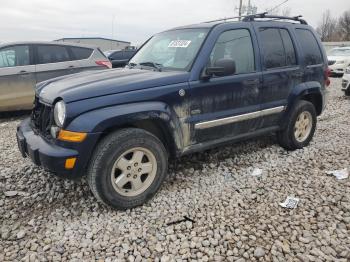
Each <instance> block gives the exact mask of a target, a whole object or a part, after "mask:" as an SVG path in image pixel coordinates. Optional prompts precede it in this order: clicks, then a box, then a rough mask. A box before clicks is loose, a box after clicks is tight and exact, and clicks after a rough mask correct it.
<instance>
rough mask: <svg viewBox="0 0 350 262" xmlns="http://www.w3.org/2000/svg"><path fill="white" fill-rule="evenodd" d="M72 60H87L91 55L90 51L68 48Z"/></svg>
mask: <svg viewBox="0 0 350 262" xmlns="http://www.w3.org/2000/svg"><path fill="white" fill-rule="evenodd" d="M70 50H71V51H72V54H73V57H74V60H83V59H88V58H89V57H90V56H91V54H92V51H93V50H92V49H90V48H84V47H73V46H72V47H70Z"/></svg>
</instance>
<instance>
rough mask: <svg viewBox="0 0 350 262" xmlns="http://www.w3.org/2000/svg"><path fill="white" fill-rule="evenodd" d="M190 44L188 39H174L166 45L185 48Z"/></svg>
mask: <svg viewBox="0 0 350 262" xmlns="http://www.w3.org/2000/svg"><path fill="white" fill-rule="evenodd" d="M190 44H191V41H190V40H174V41H171V42H170V43H169V45H168V47H175V48H187V47H188V46H189V45H190Z"/></svg>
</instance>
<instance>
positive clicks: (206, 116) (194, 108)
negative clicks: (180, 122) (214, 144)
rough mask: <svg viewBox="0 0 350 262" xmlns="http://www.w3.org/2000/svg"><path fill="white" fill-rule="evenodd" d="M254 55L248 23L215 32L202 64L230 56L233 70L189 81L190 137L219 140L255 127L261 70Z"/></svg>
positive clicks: (257, 124)
mask: <svg viewBox="0 0 350 262" xmlns="http://www.w3.org/2000/svg"><path fill="white" fill-rule="evenodd" d="M255 56H256V52H254V45H253V39H252V33H251V29H250V28H249V27H247V28H239V29H232V30H228V31H224V32H222V33H221V34H220V35H219V37H218V39H217V41H216V44H215V46H214V48H213V49H212V51H211V54H210V57H209V59H208V64H207V66H206V67H211V66H215V62H216V61H218V60H220V59H232V60H234V62H235V65H236V70H235V73H234V74H232V75H227V76H215V75H214V76H212V77H211V78H209V79H202V80H198V81H193V82H190V92H191V94H190V95H189V96H190V97H191V108H190V113H191V116H190V118H189V122H190V123H192V127H193V130H194V132H193V133H192V134H193V137H192V141H195V143H197V144H198V143H203V142H204V143H205V142H210V141H213V140H218V142H220V140H223V141H224V140H228V139H229V138H233V137H237V136H240V135H244V134H247V133H251V132H254V131H255V130H257V129H258V126H259V119H258V117H256V116H257V114H258V113H259V110H260V104H259V90H260V88H261V83H262V74H261V72H259V71H257V70H256V59H255Z"/></svg>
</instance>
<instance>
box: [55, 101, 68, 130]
mask: <svg viewBox="0 0 350 262" xmlns="http://www.w3.org/2000/svg"><path fill="white" fill-rule="evenodd" d="M53 115H54V118H55V123H56V125H57V126H59V127H62V126H63V124H64V120H65V119H66V105H65V104H64V102H63V100H60V101H58V102H57V103H56V104H55V109H54V114H53Z"/></svg>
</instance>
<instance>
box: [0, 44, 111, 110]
mask: <svg viewBox="0 0 350 262" xmlns="http://www.w3.org/2000/svg"><path fill="white" fill-rule="evenodd" d="M111 67H112V65H111V63H110V61H109V60H108V58H106V57H105V55H104V54H103V53H102V52H101V50H99V49H98V48H94V47H87V46H81V45H76V44H58V43H55V42H35V43H34V42H27V43H24V42H23V43H11V44H6V45H0V112H1V111H15V110H27V109H31V108H32V105H33V100H34V88H35V85H36V83H39V82H42V81H45V80H48V79H51V78H55V77H59V76H63V75H68V74H74V73H79V72H82V71H86V70H99V69H108V68H111Z"/></svg>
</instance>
